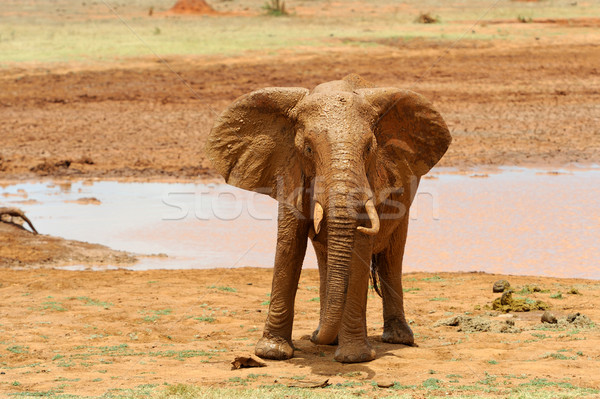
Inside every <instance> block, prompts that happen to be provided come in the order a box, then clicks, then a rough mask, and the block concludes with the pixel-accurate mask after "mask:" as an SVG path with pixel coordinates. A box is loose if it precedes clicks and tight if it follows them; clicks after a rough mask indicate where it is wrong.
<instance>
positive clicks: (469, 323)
mask: <svg viewBox="0 0 600 399" xmlns="http://www.w3.org/2000/svg"><path fill="white" fill-rule="evenodd" d="M433 326H434V327H439V326H450V327H458V331H462V332H467V333H473V332H493V333H513V334H514V333H520V332H521V331H522V330H521V329H520V328H518V327H515V322H514V321H513V320H502V321H493V320H489V319H486V318H484V317H480V316H476V317H470V316H453V317H450V318H448V319H444V320H440V321H438V322H436V323H435V324H434V325H433Z"/></svg>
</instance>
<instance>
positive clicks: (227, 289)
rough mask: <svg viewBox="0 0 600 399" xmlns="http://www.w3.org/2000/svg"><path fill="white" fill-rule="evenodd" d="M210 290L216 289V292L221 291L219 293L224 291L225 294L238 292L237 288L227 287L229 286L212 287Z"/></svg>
mask: <svg viewBox="0 0 600 399" xmlns="http://www.w3.org/2000/svg"><path fill="white" fill-rule="evenodd" d="M208 288H210V289H214V290H219V291H224V292H237V290H236V289H235V288H233V287H227V286H217V285H211V286H209V287H208Z"/></svg>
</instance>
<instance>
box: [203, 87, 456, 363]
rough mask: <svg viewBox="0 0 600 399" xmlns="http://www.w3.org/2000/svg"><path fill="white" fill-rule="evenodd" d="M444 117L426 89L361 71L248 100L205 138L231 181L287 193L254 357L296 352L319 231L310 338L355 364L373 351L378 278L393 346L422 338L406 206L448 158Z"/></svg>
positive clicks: (217, 166)
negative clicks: (371, 301)
mask: <svg viewBox="0 0 600 399" xmlns="http://www.w3.org/2000/svg"><path fill="white" fill-rule="evenodd" d="M450 141H451V137H450V133H449V131H448V128H447V127H446V124H445V122H444V121H443V119H442V117H441V116H440V114H439V113H437V112H436V111H435V110H434V109H433V108H432V106H431V104H430V103H429V102H428V101H427V100H425V99H424V98H423V97H422V96H420V95H419V94H417V93H414V92H411V91H406V90H400V89H396V88H375V87H373V86H372V85H371V84H369V83H368V82H366V81H364V80H363V79H361V78H360V77H359V76H357V75H349V76H347V77H346V78H344V79H343V80H338V81H333V82H328V83H324V84H321V85H319V86H317V87H315V88H314V89H313V90H310V91H309V90H307V89H304V88H266V89H262V90H258V91H255V92H252V93H250V94H247V95H245V96H242V97H240V98H239V99H238V100H236V101H235V102H234V103H233V104H232V105H230V106H229V108H227V109H226V110H225V111H224V112H223V113H222V114H221V115H220V116H219V118H218V119H217V121H216V122H215V125H214V126H213V130H212V132H211V135H210V137H209V140H208V142H207V145H206V151H207V154H208V156H209V158H210V159H211V161H212V162H213V166H214V167H215V169H217V170H218V171H219V173H221V174H222V175H223V176H224V177H225V179H226V181H227V182H228V183H229V184H232V185H235V186H238V187H241V188H243V189H246V190H253V191H257V192H261V193H265V194H269V195H270V196H272V197H273V198H275V199H277V200H278V201H279V217H278V233H277V250H276V255H275V265H274V271H273V283H272V292H271V304H270V307H269V315H268V317H267V322H266V324H265V329H264V333H263V338H261V340H260V341H259V342H258V344H257V346H256V354H257V355H258V356H260V357H263V358H269V359H289V358H290V357H291V356H293V345H292V340H291V335H292V325H293V316H294V299H295V296H296V289H297V286H298V280H299V277H300V271H301V268H302V262H303V260H304V255H305V252H306V245H307V241H308V239H309V238H310V239H311V241H312V243H313V246H314V248H315V252H316V253H317V260H318V263H319V273H320V277H321V278H320V285H321V286H320V304H321V312H320V318H319V326H318V327H317V330H316V331H315V333H314V334H313V336H312V338H311V340H312V341H313V342H314V343H315V344H322V345H327V344H332V343H334V342H335V341H336V340H337V342H338V348H337V350H336V353H335V356H334V357H335V359H336V360H337V361H340V362H345V363H355V362H365V361H369V360H373V359H374V358H375V351H374V350H373V349H372V347H371V345H370V344H369V342H368V340H367V327H366V305H367V291H368V286H369V274H370V272H371V266H372V262H373V270H375V273H376V274H377V275H378V280H379V281H380V283H381V294H382V298H383V318H384V334H383V339H384V340H385V341H386V342H391V343H398V344H406V345H413V344H414V338H413V334H412V331H411V330H410V328H409V327H408V324H407V323H406V319H405V315H404V303H403V294H402V257H403V255H404V245H405V243H406V233H407V228H408V209H409V207H410V204H411V203H412V200H413V198H414V195H415V193H416V191H417V187H418V184H419V180H420V177H421V176H422V175H424V174H425V173H427V172H428V171H429V170H430V169H431V168H432V167H433V166H434V165H435V164H436V163H437V162H438V161H439V159H440V158H441V157H442V156H443V154H444V153H445V152H446V150H447V148H448V146H449V145H450Z"/></svg>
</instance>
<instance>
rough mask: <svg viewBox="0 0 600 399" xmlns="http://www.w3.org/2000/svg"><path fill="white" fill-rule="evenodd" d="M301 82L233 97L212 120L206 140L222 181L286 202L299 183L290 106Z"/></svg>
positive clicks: (304, 91)
mask: <svg viewBox="0 0 600 399" xmlns="http://www.w3.org/2000/svg"><path fill="white" fill-rule="evenodd" d="M307 93H308V90H307V89H304V88H279V87H274V88H266V89H261V90H257V91H254V92H252V93H250V94H246V95H244V96H242V97H240V98H238V99H237V100H236V101H235V102H234V103H233V104H231V105H230V106H229V107H228V108H227V109H226V110H225V111H223V113H221V115H220V116H219V117H218V118H217V120H216V121H215V124H214V125H213V128H212V130H211V132H210V136H209V138H208V142H207V145H206V153H207V155H208V158H209V159H210V160H211V162H212V164H213V166H214V168H215V169H216V170H217V171H218V172H219V173H220V174H221V175H222V176H223V177H224V178H225V181H226V182H227V183H228V184H231V185H233V186H236V187H240V188H243V189H245V190H251V191H256V192H259V193H262V194H267V195H270V196H271V197H273V198H275V199H277V200H278V201H282V202H287V203H291V204H292V205H294V204H293V203H292V201H293V198H292V197H291V195H292V194H293V193H294V191H295V190H296V189H297V188H298V187H301V186H302V172H301V168H300V164H299V159H298V155H297V154H296V151H295V149H294V139H295V130H294V122H293V120H292V118H290V116H289V115H290V110H291V109H292V108H294V107H295V106H296V104H297V103H298V101H300V100H301V99H302V98H303V97H304V96H305V95H306V94H307Z"/></svg>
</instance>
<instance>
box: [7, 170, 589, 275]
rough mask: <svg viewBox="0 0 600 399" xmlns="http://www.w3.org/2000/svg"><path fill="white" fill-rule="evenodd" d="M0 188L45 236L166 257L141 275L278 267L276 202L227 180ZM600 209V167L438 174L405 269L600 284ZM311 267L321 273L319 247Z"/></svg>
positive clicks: (428, 182)
mask: <svg viewBox="0 0 600 399" xmlns="http://www.w3.org/2000/svg"><path fill="white" fill-rule="evenodd" d="M1 193H2V194H0V201H2V203H3V204H7V205H9V206H12V205H14V206H18V207H20V208H21V209H23V210H24V211H26V213H27V214H28V215H29V217H30V218H31V219H32V221H33V222H34V224H35V226H36V228H37V229H38V231H40V233H42V234H51V235H55V236H60V237H64V238H68V239H75V240H81V241H87V242H94V243H100V244H104V245H107V246H109V247H111V248H114V249H120V250H126V251H130V252H134V253H138V254H166V255H168V257H148V258H145V257H142V258H141V261H140V262H139V263H137V264H135V265H133V266H131V269H134V270H146V269H182V268H219V267H220V268H232V267H241V266H259V267H271V265H272V263H273V257H274V252H275V243H276V208H277V207H276V202H275V201H274V200H272V199H271V198H269V197H266V196H263V195H260V194H254V193H250V192H246V191H243V190H239V189H235V188H233V187H230V186H227V185H224V184H183V183H182V184H169V183H120V182H113V181H97V182H72V183H66V184H64V183H63V184H59V183H55V182H34V183H19V184H12V185H5V186H3V187H2V188H1ZM94 199H95V200H94ZM96 200H97V201H96ZM599 202H600V168H592V169H586V170H577V169H575V170H564V171H558V172H556V171H550V172H549V171H544V170H535V169H524V168H502V169H500V170H498V171H497V172H495V173H489V172H486V173H482V172H472V173H469V174H464V173H456V172H453V171H450V170H440V169H438V170H436V171H435V172H434V173H433V174H432V175H431V177H430V178H428V179H424V180H423V181H422V182H421V185H420V187H419V192H418V194H417V196H416V199H415V202H414V204H413V207H412V208H411V224H410V228H409V237H408V242H407V248H406V257H405V270H406V271H430V272H431V271H485V272H490V273H502V274H518V275H543V276H555V277H579V278H593V279H600V241H599V237H600V207H599V206H598V205H599ZM309 247H310V246H309ZM305 267H310V268H314V267H316V259H315V256H314V253H313V251H312V248H309V251H308V253H307V257H306V261H305ZM71 268H74V269H76V268H77V267H71Z"/></svg>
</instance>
